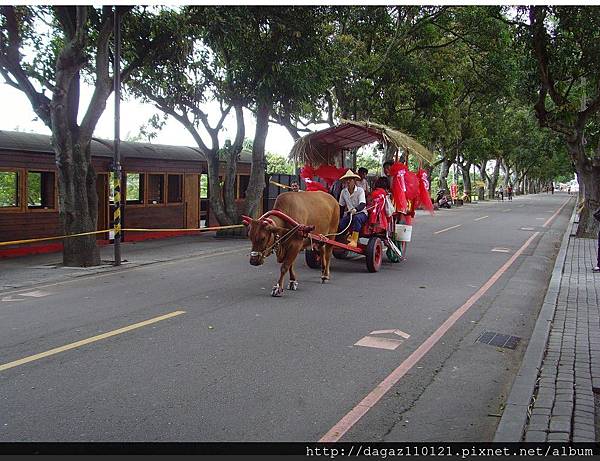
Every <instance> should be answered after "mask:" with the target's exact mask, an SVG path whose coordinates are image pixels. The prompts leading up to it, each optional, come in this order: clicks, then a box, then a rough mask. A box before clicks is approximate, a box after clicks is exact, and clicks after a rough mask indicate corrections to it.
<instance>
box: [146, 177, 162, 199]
mask: <svg viewBox="0 0 600 461" xmlns="http://www.w3.org/2000/svg"><path fill="white" fill-rule="evenodd" d="M164 191H165V175H164V174H149V175H148V203H153V204H157V203H164V201H165V200H164V198H165V195H164Z"/></svg>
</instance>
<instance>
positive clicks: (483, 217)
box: [473, 216, 489, 221]
mask: <svg viewBox="0 0 600 461" xmlns="http://www.w3.org/2000/svg"><path fill="white" fill-rule="evenodd" d="M485 218H489V216H482V217H481V218H477V219H474V220H473V221H481V220H482V219H485Z"/></svg>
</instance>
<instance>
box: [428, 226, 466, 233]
mask: <svg viewBox="0 0 600 461" xmlns="http://www.w3.org/2000/svg"><path fill="white" fill-rule="evenodd" d="M460 226H462V224H457V225H456V226H452V227H447V228H446V229H442V230H439V231H437V232H434V234H441V233H442V232H446V231H449V230H452V229H456V228H457V227H460Z"/></svg>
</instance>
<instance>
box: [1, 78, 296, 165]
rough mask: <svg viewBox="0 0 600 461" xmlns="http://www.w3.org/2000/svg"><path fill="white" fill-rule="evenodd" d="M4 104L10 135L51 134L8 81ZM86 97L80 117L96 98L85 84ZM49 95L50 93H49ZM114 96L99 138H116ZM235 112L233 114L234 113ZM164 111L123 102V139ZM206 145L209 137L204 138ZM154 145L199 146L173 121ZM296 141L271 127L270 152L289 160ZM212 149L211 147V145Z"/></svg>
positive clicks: (230, 131) (249, 121) (249, 127)
mask: <svg viewBox="0 0 600 461" xmlns="http://www.w3.org/2000/svg"><path fill="white" fill-rule="evenodd" d="M0 82H1V83H0V101H1V102H2V110H1V111H0V130H6V131H14V130H19V131H26V132H33V133H40V134H48V135H49V134H50V129H49V128H48V127H46V125H44V124H43V123H42V122H41V121H39V120H35V119H36V115H35V113H34V112H33V109H32V108H31V104H30V102H29V100H28V99H27V97H26V96H25V94H24V93H22V92H21V91H19V90H17V89H15V88H13V87H10V86H8V85H7V84H5V83H4V80H2V79H0ZM82 87H83V88H82V94H81V103H80V114H79V115H80V117H82V116H83V114H84V111H85V109H86V108H87V104H88V102H89V99H90V97H91V94H92V90H91V87H88V86H85V87H84V83H83V82H82ZM48 94H49V93H48ZM114 107H115V105H114V95H111V96H110V97H109V99H108V101H107V104H106V110H105V111H104V113H103V114H102V117H101V118H100V120H99V121H98V124H97V125H96V130H95V131H94V136H95V137H98V138H104V139H110V140H112V139H113V137H114V111H115V109H114ZM232 112H233V111H232ZM155 113H160V111H159V110H158V109H156V108H154V106H152V105H150V104H143V103H141V102H139V101H135V100H122V101H121V139H122V140H125V139H127V137H130V136H135V135H137V134H138V133H139V129H140V127H141V126H142V125H144V124H145V123H146V122H147V121H148V119H149V118H150V117H151V116H152V115H153V114H155ZM209 114H210V115H211V121H216V120H217V119H218V117H219V115H220V113H219V109H218V105H215V107H214V109H213V110H209ZM245 122H246V137H247V138H249V139H252V138H253V137H254V130H255V121H254V116H253V115H252V113H250V112H248V111H245ZM224 126H225V129H226V130H227V131H226V132H225V133H223V134H222V137H221V143H222V142H223V141H224V140H225V138H227V137H229V138H230V139H232V140H233V138H234V137H235V130H236V125H235V119H234V117H233V116H232V115H230V116H229V117H228V120H227V121H226V123H225V125H224ZM203 138H204V139H205V142H207V143H208V142H209V141H208V137H207V136H203ZM151 142H152V143H153V144H170V145H175V146H178V145H182V146H192V147H194V146H196V143H195V142H194V139H193V138H192V135H191V134H190V133H189V132H188V131H187V130H186V129H185V128H184V127H183V125H181V124H180V123H179V122H177V121H176V120H174V119H172V118H169V119H168V121H167V124H166V125H165V126H164V127H163V129H162V130H161V131H159V132H158V133H157V137H156V138H154V139H153V140H152V141H151ZM293 144H294V141H293V139H292V137H291V136H290V134H289V133H288V131H287V130H286V129H285V128H283V127H282V126H279V125H277V124H274V123H271V124H269V133H268V136H267V141H266V151H267V152H272V153H274V154H279V155H281V156H287V155H288V153H289V152H290V149H291V148H292V145H293ZM209 145H210V144H209Z"/></svg>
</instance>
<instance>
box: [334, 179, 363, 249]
mask: <svg viewBox="0 0 600 461" xmlns="http://www.w3.org/2000/svg"><path fill="white" fill-rule="evenodd" d="M356 180H360V176H358V175H357V174H354V172H353V171H352V170H348V171H346V173H345V174H344V176H342V177H341V178H340V181H341V182H342V184H343V185H344V188H343V189H342V193H341V194H340V200H339V204H340V206H341V207H343V208H344V212H343V215H342V219H341V220H340V231H342V230H345V229H346V227H348V223H350V227H349V229H350V230H351V232H352V234H351V235H350V238H349V239H348V246H351V247H357V246H358V233H359V232H360V229H361V228H362V226H363V225H364V224H365V223H366V222H367V218H368V216H367V210H366V209H365V208H366V206H367V200H366V197H365V191H364V190H363V189H362V188H361V187H358V186H357V185H356Z"/></svg>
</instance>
